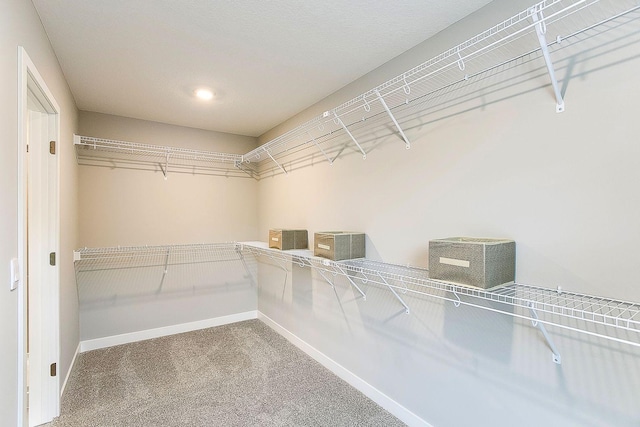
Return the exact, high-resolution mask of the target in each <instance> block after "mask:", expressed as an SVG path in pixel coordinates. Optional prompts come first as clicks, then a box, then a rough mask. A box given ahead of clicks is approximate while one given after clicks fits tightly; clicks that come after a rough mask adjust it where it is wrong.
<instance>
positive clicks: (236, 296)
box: [78, 111, 258, 341]
mask: <svg viewBox="0 0 640 427" xmlns="http://www.w3.org/2000/svg"><path fill="white" fill-rule="evenodd" d="M79 122H80V123H79V134H81V135H84V136H93V137H98V138H108V139H117V140H124V141H130V142H137V143H144V144H154V145H161V146H174V147H183V148H191V149H198V150H207V151H214V152H229V153H238V154H243V153H246V152H248V151H250V150H251V149H253V148H255V146H256V139H255V138H251V137H245V136H239V135H232V134H225V133H219V132H210V131H204V130H198V129H193V128H185V127H180V126H173V125H167V124H162V123H156V122H149V121H143V120H136V119H130V118H124V117H117V116H111V115H106V114H98V113H91V112H85V111H81V112H80V119H79ZM257 190H258V184H257V181H256V180H254V179H252V178H250V177H246V178H237V177H235V178H233V177H232V178H227V177H223V176H211V175H197V174H196V175H193V174H188V173H172V172H171V166H170V167H169V174H168V179H167V180H165V179H164V177H163V175H162V173H161V172H160V171H156V172H154V171H148V170H132V169H124V168H113V169H111V168H105V167H96V166H80V173H79V186H78V191H79V200H80V214H79V215H80V217H79V223H80V236H81V238H80V241H81V246H86V247H109V246H138V245H168V244H191V243H218V242H231V241H241V240H255V239H256V238H257V225H258V208H257V203H258V202H257V200H258V196H257ZM160 270H162V269H161V268H160V269H159V268H145V269H122V270H107V271H97V272H91V273H86V274H82V275H79V276H78V281H79V287H80V289H79V296H80V336H81V339H82V340H83V341H84V340H90V339H96V338H102V337H108V336H112V335H119V334H125V333H131V332H137V331H142V330H147V329H154V328H161V327H165V326H171V325H176V324H182V323H189V322H196V321H201V320H206V319H210V318H216V317H221V316H226V315H232V314H237V313H242V312H247V311H254V310H256V308H257V296H256V289H255V285H254V284H252V283H251V281H250V280H249V279H248V277H249V276H248V275H247V272H246V271H245V269H244V266H243V265H242V263H240V261H238V260H235V261H230V262H225V263H220V262H217V263H206V264H193V265H187V266H171V267H170V268H169V269H168V273H167V275H166V277H165V275H163V274H162V271H160ZM141 313H143V315H141Z"/></svg>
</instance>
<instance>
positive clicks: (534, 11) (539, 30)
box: [529, 5, 564, 113]
mask: <svg viewBox="0 0 640 427" xmlns="http://www.w3.org/2000/svg"><path fill="white" fill-rule="evenodd" d="M540 7H541V6H540V5H538V6H535V7H533V8H531V9H530V10H529V13H530V14H531V18H532V19H533V22H534V23H535V24H536V26H535V27H536V34H537V35H538V41H539V42H540V49H541V50H542V55H543V56H544V62H545V63H546V64H547V71H548V72H549V77H550V78H551V85H552V86H553V92H554V93H555V95H556V112H557V113H562V112H563V111H564V99H563V98H562V93H561V92H560V87H559V86H558V80H557V79H556V73H555V70H554V68H553V62H551V55H550V54H549V47H548V45H547V38H546V36H545V34H546V32H547V24H546V23H545V18H544V15H543V14H542V10H541V9H540Z"/></svg>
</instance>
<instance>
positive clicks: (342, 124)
mask: <svg viewBox="0 0 640 427" xmlns="http://www.w3.org/2000/svg"><path fill="white" fill-rule="evenodd" d="M333 115H334V119H333V121H334V123H335V124H337V125H340V126H342V129H344V131H345V132H346V133H347V135H349V137H350V138H351V140H352V141H353V142H354V143H355V144H356V145H357V146H358V148H359V149H360V152H361V153H362V158H363V159H366V158H367V153H365V152H364V150H363V149H362V147H361V146H360V144H358V141H357V140H356V138H355V137H354V136H353V134H351V132H350V131H349V128H347V126H346V125H345V124H344V123H343V122H342V120H340V117H338V114H337V113H336V112H335V111H334V112H333Z"/></svg>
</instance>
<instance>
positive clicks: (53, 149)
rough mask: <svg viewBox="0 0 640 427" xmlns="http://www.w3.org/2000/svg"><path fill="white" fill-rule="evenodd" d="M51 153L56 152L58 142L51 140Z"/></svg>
mask: <svg viewBox="0 0 640 427" xmlns="http://www.w3.org/2000/svg"><path fill="white" fill-rule="evenodd" d="M49 153H51V154H56V142H55V141H49Z"/></svg>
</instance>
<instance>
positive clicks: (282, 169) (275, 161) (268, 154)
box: [265, 150, 288, 175]
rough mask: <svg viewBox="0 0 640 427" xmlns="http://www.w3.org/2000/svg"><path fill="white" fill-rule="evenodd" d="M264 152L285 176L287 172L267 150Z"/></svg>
mask: <svg viewBox="0 0 640 427" xmlns="http://www.w3.org/2000/svg"><path fill="white" fill-rule="evenodd" d="M265 152H266V153H267V156H269V157H270V158H271V160H273V163H275V164H276V165H277V166H278V167H279V168H280V170H281V171H282V172H284V174H285V175H286V174H287V173H288V172H287V170H286V169H285V168H284V167H283V166H282V165H281V164H280V163H278V161H277V160H276V159H274V158H273V156H272V155H271V153H270V152H269V150H266V151H265Z"/></svg>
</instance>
